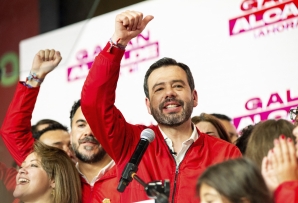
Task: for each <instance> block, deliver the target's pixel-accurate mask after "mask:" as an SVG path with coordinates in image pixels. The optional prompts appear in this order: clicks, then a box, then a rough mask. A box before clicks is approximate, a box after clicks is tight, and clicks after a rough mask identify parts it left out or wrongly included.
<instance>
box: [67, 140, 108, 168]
mask: <svg viewBox="0 0 298 203" xmlns="http://www.w3.org/2000/svg"><path fill="white" fill-rule="evenodd" d="M72 149H73V151H74V153H75V155H76V157H77V158H78V159H79V160H80V161H82V162H84V163H89V164H92V163H97V162H99V161H101V160H102V159H103V157H104V156H105V155H106V151H105V150H104V149H103V148H102V147H101V150H99V151H98V152H97V153H96V154H92V155H84V154H82V153H80V152H79V148H78V145H77V144H75V143H72ZM85 149H86V147H85Z"/></svg>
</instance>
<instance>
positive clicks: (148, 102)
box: [145, 97, 152, 115]
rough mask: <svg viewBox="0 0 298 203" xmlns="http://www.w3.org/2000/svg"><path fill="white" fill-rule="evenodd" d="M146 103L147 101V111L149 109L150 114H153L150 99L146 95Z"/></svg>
mask: <svg viewBox="0 0 298 203" xmlns="http://www.w3.org/2000/svg"><path fill="white" fill-rule="evenodd" d="M145 103H146V107H147V111H148V113H149V114H150V115H152V114H151V109H150V100H149V99H148V98H147V97H146V99H145Z"/></svg>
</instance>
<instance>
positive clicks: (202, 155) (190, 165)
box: [81, 11, 241, 203]
mask: <svg viewBox="0 0 298 203" xmlns="http://www.w3.org/2000/svg"><path fill="white" fill-rule="evenodd" d="M152 19H153V16H150V15H148V16H146V17H144V18H143V14H142V13H140V12H136V11H125V12H123V13H120V14H119V15H117V16H116V19H115V32H114V34H113V35H112V38H111V41H110V42H109V43H107V45H106V47H105V48H104V49H103V50H102V51H101V53H100V54H99V55H98V56H97V57H96V59H95V61H94V63H93V66H92V68H91V69H90V72H89V74H88V76H87V78H86V81H85V83H84V86H83V90H82V95H81V105H82V111H83V113H84V115H85V117H86V119H87V121H88V123H89V125H90V126H91V129H92V131H93V132H94V135H95V136H96V137H97V139H98V140H99V142H100V143H101V144H102V146H103V148H104V149H105V150H106V151H107V153H108V154H109V155H110V156H111V157H112V159H113V160H114V161H115V162H116V166H117V169H118V172H119V174H118V176H119V177H118V178H119V179H120V178H121V174H122V171H123V169H124V168H125V165H126V164H127V163H128V162H129V160H130V157H131V155H132V154H133V152H134V149H135V146H136V145H137V143H138V142H139V140H140V134H141V132H142V131H143V130H144V129H146V128H151V129H152V130H153V131H154V133H155V139H154V140H153V141H152V142H151V143H150V145H149V146H148V148H147V150H146V152H145V154H144V156H143V157H142V160H141V162H140V164H139V166H138V172H137V174H138V175H139V177H140V178H141V179H143V181H145V182H152V181H156V180H166V179H168V180H169V181H170V196H169V202H171V203H181V202H188V203H195V202H199V200H198V199H197V198H196V197H195V185H196V182H197V178H198V177H199V176H200V174H201V173H202V172H203V171H204V169H205V168H206V167H208V166H209V165H211V164H214V163H218V162H221V161H223V160H226V159H230V158H235V157H239V156H241V153H240V151H239V150H238V149H237V148H236V147H235V146H234V145H232V144H229V143H227V142H225V141H222V140H220V139H217V138H214V137H212V136H209V135H206V134H203V133H201V132H200V131H199V130H198V129H197V128H196V127H195V126H194V124H193V123H192V122H191V113H192V111H193V108H194V107H195V106H197V103H198V96H197V92H196V90H195V87H194V80H193V77H192V74H191V71H190V69H189V68H188V66H186V65H185V64H183V63H178V62H176V61H175V60H174V59H171V58H163V59H160V60H159V61H157V62H156V63H154V64H152V65H151V67H150V68H149V69H148V71H147V73H146V75H145V80H144V91H145V95H146V106H147V109H148V113H149V114H151V115H152V116H153V117H154V118H155V120H156V121H157V123H158V125H151V126H145V125H132V124H129V123H127V122H126V120H125V118H124V116H123V115H122V114H121V112H120V111H119V110H118V109H117V108H116V107H115V105H114V103H115V97H116V95H115V92H116V86H117V81H118V77H119V72H120V62H121V58H122V57H123V54H124V52H125V46H126V45H127V44H128V43H129V41H130V40H131V39H132V38H134V37H136V36H137V35H138V34H140V33H141V32H142V31H143V30H144V29H145V27H146V26H147V24H148V23H149V22H150V21H151V20H152ZM115 187H117V186H115ZM147 199H148V197H147V195H146V193H145V190H144V187H143V186H141V185H140V184H139V183H138V182H137V181H135V180H133V181H132V182H131V183H130V184H129V186H128V187H126V189H125V191H124V193H123V196H122V197H121V200H122V202H125V203H131V202H137V201H142V200H147Z"/></svg>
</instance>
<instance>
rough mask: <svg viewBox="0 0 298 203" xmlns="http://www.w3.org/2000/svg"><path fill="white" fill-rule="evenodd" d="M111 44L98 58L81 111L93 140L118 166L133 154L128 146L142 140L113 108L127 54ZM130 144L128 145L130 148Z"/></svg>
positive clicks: (83, 95)
mask: <svg viewBox="0 0 298 203" xmlns="http://www.w3.org/2000/svg"><path fill="white" fill-rule="evenodd" d="M109 47H110V45H109V43H108V44H107V45H106V47H105V48H104V49H103V50H102V52H101V53H100V54H99V55H98V56H97V57H96V58H95V60H94V62H93V64H92V67H91V69H90V71H89V73H88V76H87V78H86V80H85V83H84V86H83V89H82V94H81V108H82V111H83V114H84V116H85V117H86V120H87V121H88V124H89V125H90V127H91V129H92V131H93V133H94V136H95V137H96V138H97V139H98V141H99V143H100V144H101V145H102V146H103V148H104V149H105V151H106V152H107V153H108V154H109V155H110V156H111V157H112V159H113V160H114V161H115V162H116V163H118V162H119V161H120V159H121V158H122V156H123V158H125V157H127V156H124V154H126V155H127V154H130V153H133V152H131V150H132V149H131V148H129V146H130V145H131V144H132V145H133V144H134V142H137V141H138V139H137V138H139V137H137V138H136V137H135V136H134V135H135V134H136V133H134V132H133V129H132V128H131V126H132V125H130V124H128V123H127V122H126V121H125V118H124V117H123V115H122V114H121V112H120V111H119V110H118V109H117V108H116V107H115V106H114V103H115V98H116V94H115V92H116V87H117V82H118V78H119V72H120V62H121V59H122V57H123V54H124V50H120V49H117V48H112V50H111V52H109V51H108V49H109ZM128 143H129V144H128Z"/></svg>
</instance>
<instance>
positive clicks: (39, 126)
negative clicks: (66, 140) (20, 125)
mask: <svg viewBox="0 0 298 203" xmlns="http://www.w3.org/2000/svg"><path fill="white" fill-rule="evenodd" d="M52 124H61V123H59V122H58V121H55V120H52V119H41V120H39V121H38V122H37V123H36V124H35V125H32V126H31V131H32V135H33V137H34V139H36V140H38V138H37V137H36V133H37V132H39V131H41V130H43V129H45V128H46V127H49V125H52Z"/></svg>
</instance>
